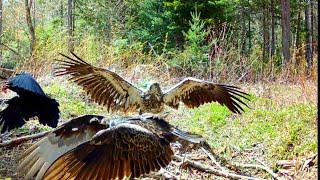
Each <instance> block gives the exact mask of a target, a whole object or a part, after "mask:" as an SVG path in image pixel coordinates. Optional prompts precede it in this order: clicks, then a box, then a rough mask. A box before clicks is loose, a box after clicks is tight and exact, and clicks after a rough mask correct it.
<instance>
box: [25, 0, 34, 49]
mask: <svg viewBox="0 0 320 180" xmlns="http://www.w3.org/2000/svg"><path fill="white" fill-rule="evenodd" d="M24 2H25V3H24V4H25V10H26V20H27V25H28V30H29V36H30V53H31V54H32V53H33V51H34V48H35V46H36V34H35V31H34V24H33V23H32V18H31V6H32V0H30V1H29V0H25V1H24Z"/></svg>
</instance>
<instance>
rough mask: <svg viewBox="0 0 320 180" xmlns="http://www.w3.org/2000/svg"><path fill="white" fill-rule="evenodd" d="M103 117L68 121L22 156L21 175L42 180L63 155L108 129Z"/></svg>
mask: <svg viewBox="0 0 320 180" xmlns="http://www.w3.org/2000/svg"><path fill="white" fill-rule="evenodd" d="M102 119H103V116H95V115H85V116H81V117H78V118H75V119H72V120H70V121H68V122H67V123H65V124H63V125H62V126H60V127H58V128H57V129H56V130H54V131H52V132H51V133H49V134H48V135H47V136H46V137H44V138H42V139H41V140H40V141H38V142H37V143H35V144H34V145H32V146H31V147H30V148H29V149H27V150H26V151H25V152H24V153H23V155H22V156H21V160H20V165H19V167H18V171H19V173H22V174H26V176H25V177H24V179H33V177H34V176H36V179H42V177H43V175H44V173H45V172H46V170H47V169H48V168H49V166H50V165H51V164H52V163H53V162H54V161H55V160H56V159H57V158H58V157H60V156H61V155H63V154H64V153H66V152H68V151H69V150H71V149H73V148H74V147H76V146H78V145H79V144H81V143H83V142H86V141H88V140H89V139H91V138H92V137H93V136H94V135H95V134H96V133H97V132H98V131H100V130H103V129H106V128H107V127H106V125H104V124H101V120H102Z"/></svg>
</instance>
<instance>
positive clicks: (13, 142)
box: [0, 131, 50, 147]
mask: <svg viewBox="0 0 320 180" xmlns="http://www.w3.org/2000/svg"><path fill="white" fill-rule="evenodd" d="M49 132H50V131H45V132H40V133H37V134H32V135H27V136H22V137H18V138H16V139H12V140H9V141H5V142H3V143H0V147H6V146H17V145H19V144H21V143H23V142H25V141H28V140H33V139H38V138H41V137H44V136H46V135H47V134H48V133H49Z"/></svg>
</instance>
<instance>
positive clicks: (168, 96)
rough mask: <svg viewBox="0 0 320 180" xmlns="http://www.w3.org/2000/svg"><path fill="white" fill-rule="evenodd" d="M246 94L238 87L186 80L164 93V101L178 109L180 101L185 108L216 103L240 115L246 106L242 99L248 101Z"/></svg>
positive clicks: (191, 79) (192, 79)
mask: <svg viewBox="0 0 320 180" xmlns="http://www.w3.org/2000/svg"><path fill="white" fill-rule="evenodd" d="M247 96H248V94H247V93H245V92H242V91H240V89H239V88H238V87H235V86H230V85H224V84H213V83H211V82H207V81H201V80H198V79H194V78H187V79H185V80H184V81H182V82H180V83H179V84H177V85H176V86H175V87H174V88H172V89H170V90H169V91H167V93H165V96H164V101H165V103H166V104H167V105H169V106H171V107H173V108H178V106H179V102H180V101H182V102H183V103H184V104H185V105H186V106H187V107H189V108H195V107H199V106H200V105H202V104H205V103H210V102H218V103H220V104H222V105H225V106H227V107H228V109H229V110H231V111H232V112H234V113H241V112H242V111H243V108H242V107H241V105H244V106H247V104H246V103H244V101H243V100H242V99H245V100H249V99H248V97H247Z"/></svg>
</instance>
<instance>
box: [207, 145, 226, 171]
mask: <svg viewBox="0 0 320 180" xmlns="http://www.w3.org/2000/svg"><path fill="white" fill-rule="evenodd" d="M201 150H202V151H203V152H204V153H205V154H206V155H207V156H208V157H209V158H210V160H211V161H212V162H213V163H214V164H215V165H216V166H218V168H219V169H221V170H222V171H223V172H228V170H226V169H225V168H224V167H222V166H221V165H220V164H219V163H218V161H217V160H216V159H215V158H214V157H213V155H212V154H211V153H210V152H208V151H207V150H206V149H205V148H203V147H201Z"/></svg>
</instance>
